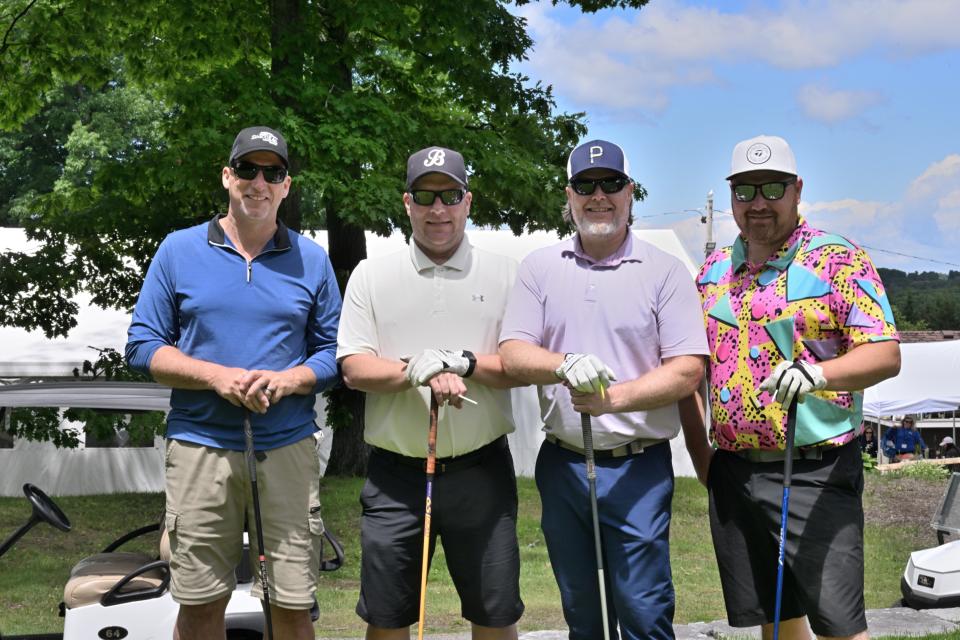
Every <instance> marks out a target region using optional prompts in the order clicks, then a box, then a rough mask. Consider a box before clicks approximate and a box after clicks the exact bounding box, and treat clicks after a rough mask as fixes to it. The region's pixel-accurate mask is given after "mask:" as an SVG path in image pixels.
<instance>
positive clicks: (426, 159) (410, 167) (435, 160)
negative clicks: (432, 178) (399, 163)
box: [407, 147, 467, 191]
mask: <svg viewBox="0 0 960 640" xmlns="http://www.w3.org/2000/svg"><path fill="white" fill-rule="evenodd" d="M428 173H442V174H443V175H445V176H449V177H451V178H453V179H454V180H455V181H456V182H457V183H458V184H459V185H460V186H462V187H466V186H467V167H466V165H465V164H464V162H463V156H462V155H460V154H459V153H457V152H456V151H454V150H453V149H447V148H445V147H426V148H425V149H420V151H417V152H416V153H413V154H411V155H410V157H409V158H407V190H408V191H409V190H410V188H411V187H413V183H415V182H416V181H417V180H419V179H420V178H422V177H423V176H425V175H427V174H428Z"/></svg>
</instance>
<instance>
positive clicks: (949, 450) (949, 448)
mask: <svg viewBox="0 0 960 640" xmlns="http://www.w3.org/2000/svg"><path fill="white" fill-rule="evenodd" d="M939 457H941V458H960V449H958V448H957V445H956V443H955V442H954V441H953V438H951V437H950V436H944V438H943V440H941V441H940V456H939ZM947 469H949V470H950V471H952V472H953V473H960V463H956V464H948V465H947Z"/></svg>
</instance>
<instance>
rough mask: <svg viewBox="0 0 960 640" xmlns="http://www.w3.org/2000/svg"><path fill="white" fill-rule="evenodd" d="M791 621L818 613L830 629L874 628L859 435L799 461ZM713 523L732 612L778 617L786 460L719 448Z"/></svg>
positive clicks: (744, 618)
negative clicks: (866, 595)
mask: <svg viewBox="0 0 960 640" xmlns="http://www.w3.org/2000/svg"><path fill="white" fill-rule="evenodd" d="M791 485H792V486H791V489H790V500H789V518H788V521H787V544H786V550H785V559H784V579H783V602H782V609H781V615H780V618H781V620H789V619H791V618H799V617H801V616H804V615H806V616H808V618H809V620H810V627H811V628H812V629H813V632H814V633H816V634H817V635H820V636H849V635H853V634H856V633H859V632H861V631H864V630H866V628H867V620H866V615H865V612H864V603H863V502H862V500H861V495H862V493H863V462H862V460H861V457H860V448H859V447H858V446H857V443H856V442H852V443H850V444H847V445H844V446H842V447H838V448H837V449H834V450H830V451H824V452H823V459H822V460H802V459H798V460H794V463H793V476H792V482H791ZM707 487H708V492H709V494H710V529H711V532H712V534H713V545H714V549H715V551H716V554H717V564H718V566H719V569H720V581H721V583H722V586H723V599H724V603H725V604H726V608H727V618H728V620H729V621H730V625H731V626H734V627H750V626H756V625H760V624H767V623H772V622H773V617H774V607H775V600H776V592H777V590H776V585H777V558H778V556H779V539H780V509H781V504H782V496H783V462H763V463H757V462H748V461H747V460H744V459H743V458H741V457H739V456H738V455H736V454H734V453H731V452H728V451H717V452H716V454H715V455H714V457H713V461H712V462H711V464H710V473H709V477H708V480H707Z"/></svg>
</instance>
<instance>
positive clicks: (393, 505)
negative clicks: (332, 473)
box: [337, 147, 523, 640]
mask: <svg viewBox="0 0 960 640" xmlns="http://www.w3.org/2000/svg"><path fill="white" fill-rule="evenodd" d="M406 186H407V190H406V192H405V193H404V194H403V204H404V207H405V208H406V210H407V215H408V216H409V217H410V222H411V226H412V228H413V239H412V241H411V242H410V244H409V247H408V248H406V249H403V250H401V251H397V252H395V253H392V254H389V255H386V256H381V257H378V258H371V259H367V260H364V261H362V262H361V263H360V264H359V265H357V268H356V269H355V270H354V272H353V274H352V275H351V276H350V281H349V283H348V284H347V290H346V294H345V300H344V307H343V313H342V315H341V318H340V332H339V335H338V344H337V358H338V360H339V361H340V363H341V365H342V367H343V378H344V381H345V382H346V384H347V386H348V387H350V388H352V389H358V390H360V391H365V392H366V393H367V400H366V415H365V430H364V438H365V439H366V441H367V443H369V444H370V445H371V446H372V447H373V451H372V453H371V456H370V463H369V467H368V471H367V482H366V484H365V485H364V488H363V490H362V492H361V495H360V502H361V504H362V506H363V516H362V520H361V550H362V564H361V574H360V600H359V602H358V603H357V614H358V615H359V616H360V617H361V618H363V619H364V620H365V621H366V622H367V625H368V627H367V636H366V637H367V638H368V639H373V640H381V639H393V638H397V639H403V638H409V626H410V625H411V624H413V623H414V622H416V621H417V618H418V609H419V596H420V567H421V554H422V543H423V521H424V496H425V474H424V470H425V458H424V456H425V454H426V447H427V431H428V427H429V405H430V394H431V393H433V394H434V395H435V396H436V398H437V400H438V402H439V403H440V404H441V412H440V419H439V424H438V429H437V467H436V477H435V480H434V486H433V495H432V524H431V532H430V535H431V551H432V550H433V546H434V543H435V541H436V538H437V537H439V538H440V539H441V542H442V544H443V548H444V552H445V555H446V560H447V566H448V567H449V569H450V575H451V577H452V578H453V581H454V583H455V584H456V587H457V591H458V593H459V594H460V597H461V601H462V604H461V608H462V611H463V614H464V617H465V618H466V619H467V620H469V621H470V622H471V623H472V629H473V637H474V638H483V639H486V638H490V639H499V638H516V637H517V629H516V622H517V620H518V619H519V618H520V616H521V614H522V613H523V602H522V601H521V600H520V584H519V582H520V555H519V550H518V547H517V534H516V520H517V487H516V477H515V474H514V469H513V459H512V458H511V456H510V450H509V448H508V446H507V439H506V434H508V433H510V432H512V431H513V430H514V425H513V422H512V418H511V414H512V412H511V407H510V392H509V387H512V386H517V385H518V383H517V382H516V381H514V380H512V379H511V378H509V377H507V375H506V374H505V373H504V371H503V366H502V364H501V362H500V357H499V356H498V355H497V340H498V336H499V334H500V320H501V317H502V315H503V311H504V308H505V306H506V302H507V296H508V294H509V292H510V288H511V285H512V283H513V279H514V276H515V275H516V269H517V265H516V262H514V261H513V260H512V259H510V258H507V257H504V256H499V255H495V254H491V253H487V252H486V251H482V250H480V249H477V248H475V247H472V246H471V245H470V242H469V241H468V240H467V238H466V236H465V235H464V227H465V226H466V221H467V217H468V216H469V214H470V202H471V200H472V196H473V194H471V193H470V191H469V190H468V187H467V173H466V168H465V165H464V161H463V157H462V156H461V155H460V154H459V153H457V152H456V151H452V150H450V149H444V148H442V147H428V148H426V149H422V150H420V151H418V152H417V153H414V154H413V155H411V156H410V158H409V159H408V161H407V185H406ZM465 395H466V396H468V397H469V398H470V399H471V400H473V401H475V403H476V404H471V403H464V401H463V399H462V396H465ZM443 405H452V407H453V408H451V407H449V406H447V407H444V406H443Z"/></svg>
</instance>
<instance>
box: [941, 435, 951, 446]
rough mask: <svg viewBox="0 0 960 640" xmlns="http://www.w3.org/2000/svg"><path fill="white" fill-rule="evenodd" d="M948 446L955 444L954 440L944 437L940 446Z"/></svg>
mask: <svg viewBox="0 0 960 640" xmlns="http://www.w3.org/2000/svg"><path fill="white" fill-rule="evenodd" d="M948 444H953V438H951V437H950V436H944V437H943V440H941V441H940V446H941V447H945V446H947V445H948Z"/></svg>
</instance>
